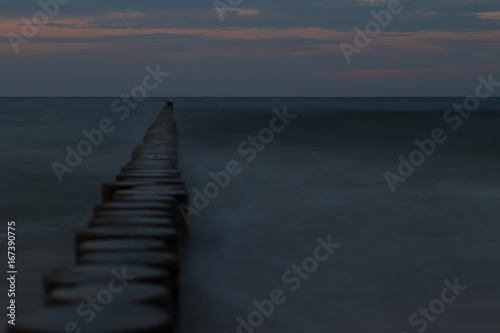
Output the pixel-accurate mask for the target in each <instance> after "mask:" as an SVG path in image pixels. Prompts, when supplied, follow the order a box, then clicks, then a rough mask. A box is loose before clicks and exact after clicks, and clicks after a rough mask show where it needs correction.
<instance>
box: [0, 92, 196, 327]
mask: <svg viewBox="0 0 500 333" xmlns="http://www.w3.org/2000/svg"><path fill="white" fill-rule="evenodd" d="M187 202H188V194H187V191H186V187H185V184H184V182H183V180H182V178H181V175H180V172H179V170H178V145H177V128H176V124H175V120H174V117H173V105H172V103H171V102H167V106H165V107H164V108H163V109H162V111H161V112H160V114H159V116H158V118H157V119H156V121H155V122H154V123H153V124H152V125H151V126H150V127H149V129H148V131H147V132H146V134H145V136H144V139H143V141H142V143H140V144H139V145H138V146H137V147H136V148H135V149H134V151H133V152H132V158H131V160H130V162H129V163H127V164H126V165H125V166H124V167H123V168H122V169H121V172H120V173H119V174H118V175H117V176H116V179H115V181H113V182H109V183H105V184H103V187H102V203H100V204H98V205H96V206H95V207H94V212H93V217H92V219H91V220H90V221H89V223H88V227H87V228H86V229H85V230H82V231H80V232H78V234H77V235H76V249H75V255H76V264H75V265H74V266H69V267H61V268H58V269H56V270H54V271H51V272H49V273H48V274H46V275H45V276H44V281H43V283H44V289H45V303H46V308H45V309H43V310H41V311H38V312H35V313H30V314H27V315H22V316H19V318H18V319H17V321H16V325H15V326H11V325H9V332H10V333H42V332H43V333H48V332H52V333H62V332H64V333H82V332H83V333H110V332H113V333H132V332H133V333H142V332H145V333H146V332H147V333H165V332H174V331H175V329H176V322H177V319H176V318H177V312H178V309H179V307H178V300H179V266H180V265H179V258H178V255H179V251H180V243H181V242H182V239H183V238H184V237H185V235H186V233H187V221H185V220H184V217H183V216H181V214H180V213H179V210H178V208H177V207H178V205H179V204H180V203H186V204H187Z"/></svg>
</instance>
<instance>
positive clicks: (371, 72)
mask: <svg viewBox="0 0 500 333" xmlns="http://www.w3.org/2000/svg"><path fill="white" fill-rule="evenodd" d="M498 69H500V63H493V64H488V65H476V66H468V67H448V68H410V69H398V68H388V69H386V68H374V69H363V70H357V71H344V72H336V73H326V72H323V73H313V74H308V75H306V76H305V77H306V78H331V79H340V80H350V81H358V80H371V79H376V80H378V79H382V78H384V79H387V78H389V79H391V78H392V79H395V78H405V79H411V78H420V77H440V76H443V75H447V76H450V75H454V74H460V73H479V72H481V71H493V70H498Z"/></svg>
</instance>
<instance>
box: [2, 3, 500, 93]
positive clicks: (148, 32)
mask: <svg viewBox="0 0 500 333" xmlns="http://www.w3.org/2000/svg"><path fill="white" fill-rule="evenodd" d="M391 1H393V2H391ZM391 1H378V0H330V1H298V0H286V1H285V0H275V1H269V0H266V1H264V0H216V1H215V2H214V1H213V0H184V1H167V0H161V1H159V0H148V1H136V0H134V1H129V0H106V1H102V0H98V1H97V0H40V1H33V0H0V32H1V35H2V36H3V38H2V39H1V41H0V57H1V59H2V61H1V62H0V73H1V80H0V96H2V97H9V96H54V97H59V96H61V97H65V96H78V97H79V96H96V97H97V96H110V97H115V96H119V95H121V94H130V93H131V92H132V91H133V89H134V88H135V87H136V86H142V85H143V81H144V77H145V76H146V75H148V71H147V70H146V68H147V67H148V66H149V67H150V68H153V69H156V68H159V69H160V71H161V72H168V73H169V75H168V77H165V78H162V82H161V84H158V85H157V87H155V89H150V90H147V94H148V96H161V97H163V96H187V97H191V96H245V97H246V96H286V97H288V96H311V97H315V96H327V97H328V96H332V97H337V96H339V97H342V96H466V95H471V94H473V93H474V88H475V87H476V85H477V83H478V81H477V78H478V76H479V75H482V76H485V77H486V76H488V75H489V74H492V75H493V78H496V80H497V81H500V57H499V55H500V1H498V0H401V2H400V3H399V6H397V5H398V4H397V1H398V0H391ZM216 5H217V6H216ZM391 6H392V7H391ZM215 7H218V9H216V8H215ZM389 8H392V9H393V10H392V12H391V11H390V10H389ZM396 8H397V10H395V9H396ZM373 13H388V14H389V16H387V15H386V16H383V15H382V16H381V17H382V18H385V21H383V22H382V23H383V25H382V24H380V23H378V22H377V21H375V18H374V16H373ZM367 26H368V27H372V29H373V30H372V31H371V32H370V34H371V36H369V35H366V34H365V36H366V37H367V38H365V39H363V38H360V37H359V36H361V35H362V34H363V33H364V32H365V29H366V27H367ZM358 28H359V29H358ZM378 29H379V30H378ZM357 31H361V33H360V32H357ZM356 36H358V39H357V42H358V43H357V44H356V43H355V39H356ZM345 50H350V51H351V53H350V54H349V56H348V57H346V52H345ZM352 50H356V52H353V51H352ZM347 59H350V61H347ZM151 82H152V81H151ZM150 86H151V84H150ZM136 91H138V90H137V89H136ZM497 95H498V96H500V95H499V94H497Z"/></svg>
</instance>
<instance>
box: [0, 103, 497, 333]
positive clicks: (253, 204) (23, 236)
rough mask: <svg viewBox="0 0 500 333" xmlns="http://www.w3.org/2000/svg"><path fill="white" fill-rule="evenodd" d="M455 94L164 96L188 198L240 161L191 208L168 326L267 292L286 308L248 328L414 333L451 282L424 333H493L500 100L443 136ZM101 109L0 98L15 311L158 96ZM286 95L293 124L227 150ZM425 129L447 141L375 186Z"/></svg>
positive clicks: (30, 296) (207, 318)
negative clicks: (86, 143) (452, 292)
mask: <svg viewBox="0 0 500 333" xmlns="http://www.w3.org/2000/svg"><path fill="white" fill-rule="evenodd" d="M461 101H462V99H460V98H443V99H437V98H431V99H423V98H417V99H416V98H409V99H404V98H398V99H390V98H377V99H370V98H369V99H362V98H358V99H355V98H345V99H339V98H328V99H327V98H325V99H322V98H296V99H293V98H292V99H291V98H254V99H251V98H241V99H238V98H227V99H222V98H197V99H190V98H176V99H174V103H175V112H176V119H177V123H178V127H179V140H180V149H181V165H180V167H181V171H182V174H183V177H184V178H185V179H186V181H187V184H188V189H189V190H190V192H191V195H192V197H193V196H194V195H193V194H194V193H195V192H194V189H198V190H200V191H202V192H203V189H204V186H205V185H206V184H207V183H210V182H211V181H212V178H211V177H210V175H209V173H210V172H214V173H217V172H219V171H220V170H224V169H226V167H227V163H228V161H231V160H235V161H237V162H238V164H239V166H240V168H241V172H240V173H239V174H238V175H237V176H234V177H231V178H230V183H229V185H228V186H227V187H225V188H224V189H219V193H218V195H217V196H216V197H215V198H213V199H210V200H209V203H208V205H207V206H206V207H205V208H203V209H199V213H198V214H197V215H193V216H191V232H190V242H189V246H188V248H187V249H186V251H184V253H183V258H182V259H183V265H184V266H183V283H182V295H183V296H182V302H183V304H182V313H181V329H180V331H181V332H197V331H198V332H201V331H203V332H221V333H223V332H228V333H231V332H237V328H238V325H239V324H238V321H237V318H238V317H242V318H244V320H247V321H248V316H249V314H251V313H252V312H254V311H255V310H256V307H255V305H254V304H253V302H254V301H255V300H257V301H258V302H262V301H263V300H265V299H269V298H270V293H271V292H272V291H273V290H275V289H279V290H281V291H283V295H284V297H286V301H285V302H284V303H282V304H279V305H276V306H275V308H274V312H273V313H272V315H270V316H269V317H265V316H263V317H262V319H263V320H262V323H261V324H260V325H257V326H258V327H255V328H253V330H254V331H255V332H318V333H323V332H367V333H368V332H370V333H371V332H401V331H408V332H417V329H419V328H422V327H423V326H422V324H421V325H415V326H411V325H410V324H409V322H408V317H409V316H410V315H412V313H414V312H418V311H419V307H421V306H423V307H426V306H428V305H429V303H430V302H431V301H433V300H434V299H436V298H439V297H440V295H441V291H442V289H443V288H444V287H445V284H444V283H443V280H444V279H448V280H450V281H453V279H454V278H455V277H457V278H458V281H459V282H460V283H461V284H464V285H467V286H468V288H467V290H465V291H464V292H463V294H462V295H460V296H459V297H457V299H456V300H455V301H454V302H452V303H451V304H448V305H446V309H445V310H444V312H443V313H442V314H440V315H438V316H436V318H435V319H434V320H433V321H432V322H431V321H428V327H427V328H426V330H425V331H426V332H476V331H477V332H497V331H498V329H497V328H498V327H499V326H500V322H499V320H498V316H497V315H496V312H497V310H496V309H497V303H498V299H499V296H500V292H499V288H498V282H497V281H498V280H499V277H500V269H499V263H500V254H499V253H500V245H499V244H500V224H499V222H498V221H499V216H500V208H499V205H498V202H499V200H500V191H499V186H500V178H499V176H498V165H500V157H499V156H500V154H499V153H500V114H499V113H497V111H498V110H499V109H500V100H499V99H490V100H488V101H485V102H484V103H482V104H481V111H479V112H476V113H473V114H472V115H471V116H470V117H469V118H468V119H463V122H462V125H461V126H460V127H459V128H458V129H456V130H453V129H452V127H451V125H453V123H451V122H446V121H444V120H443V113H444V112H445V110H446V109H447V108H449V107H451V106H452V105H453V103H460V102H461ZM112 102H113V99H112V98H102V99H101V98H98V99H51V98H49V99H0V128H1V130H0V136H1V140H0V147H1V148H0V151H1V152H2V163H1V164H0V179H1V180H0V199H1V200H0V205H1V210H0V211H1V212H2V219H3V220H5V221H7V220H16V222H18V224H17V225H18V265H19V271H20V272H21V273H20V274H19V276H18V288H19V293H18V295H17V299H18V301H19V302H18V303H19V310H18V311H19V315H22V313H23V312H24V313H25V312H27V311H30V310H33V309H37V308H41V307H42V306H43V297H42V295H43V294H42V285H41V279H42V276H43V273H45V272H46V271H48V270H50V269H51V268H53V267H56V266H60V265H65V264H71V263H72V262H73V260H74V233H75V232H76V230H78V229H81V228H84V227H85V226H86V223H87V221H88V219H89V218H90V215H91V210H92V207H93V206H94V205H95V204H97V203H98V202H99V201H100V185H101V183H102V182H104V181H110V180H112V179H113V178H114V176H115V175H116V173H118V171H119V169H120V167H121V166H122V165H123V164H125V163H126V162H127V161H128V159H129V157H130V152H131V151H132V149H133V147H134V146H135V145H136V144H137V143H138V142H139V141H140V140H141V138H142V135H143V134H144V132H145V131H146V128H147V127H148V126H149V124H150V123H151V122H152V121H153V120H154V118H155V116H156V115H157V113H158V112H159V110H160V109H161V107H162V105H163V102H161V99H148V100H146V101H144V102H142V103H141V104H140V105H139V106H138V107H137V109H135V110H131V112H130V115H129V117H128V118H126V119H124V120H120V119H119V117H118V114H116V113H113V112H112V110H111V103H112ZM285 105H286V106H287V109H288V111H289V113H292V114H296V115H297V117H296V118H295V119H293V120H290V124H289V125H288V126H286V127H285V128H284V130H283V131H282V132H280V133H274V138H273V140H271V141H270V142H269V143H267V144H265V145H263V146H264V148H263V149H262V150H260V151H259V150H256V154H255V159H253V160H252V161H248V160H247V159H248V158H249V157H250V155H251V154H250V153H247V154H241V153H240V152H239V151H238V147H240V146H241V145H242V143H243V142H244V141H248V137H249V136H257V137H258V133H259V132H260V131H261V130H262V129H263V128H268V127H269V122H270V120H271V119H272V118H273V117H274V113H273V112H272V109H273V108H277V109H279V110H282V109H283V107H284V106H285ZM102 118H109V119H111V120H112V121H113V124H114V125H115V126H116V129H115V131H114V132H113V133H110V134H107V135H105V136H104V138H103V141H102V144H100V145H99V146H98V147H95V148H94V149H93V152H92V154H90V155H89V156H88V157H85V158H84V159H83V162H82V163H81V165H79V166H78V167H76V168H74V170H73V172H72V173H66V174H65V175H64V177H63V178H64V181H63V182H62V183H60V182H59V181H58V179H57V177H56V176H55V174H54V171H53V170H52V167H51V163H52V162H53V161H55V160H56V161H59V162H61V163H62V162H63V161H64V158H65V155H66V152H65V147H66V145H70V146H71V147H76V145H77V143H78V142H79V141H80V140H82V139H84V136H83V135H82V133H81V131H82V130H84V129H87V130H91V129H93V128H96V127H97V126H98V124H99V121H100V120H101V119H102ZM435 128H442V129H443V131H444V132H445V134H446V135H447V136H448V139H447V141H446V142H445V143H443V144H439V145H436V149H435V153H434V154H432V155H431V156H430V157H428V158H426V159H425V162H424V163H423V164H422V165H421V166H418V167H416V168H415V171H414V173H413V174H412V175H411V176H409V177H408V178H407V179H406V180H405V182H404V183H398V184H397V185H396V192H394V193H393V192H391V191H390V189H389V187H388V185H387V182H386V180H385V178H384V176H383V175H384V173H385V172H386V171H391V172H397V168H398V164H399V161H398V156H399V155H402V156H404V157H405V158H407V157H408V155H409V154H410V153H411V152H412V151H413V150H415V149H416V146H415V144H414V140H415V139H419V140H423V139H426V138H428V137H429V136H430V135H431V133H432V131H433V130H434V129H435ZM244 147H245V148H249V147H250V146H249V145H244ZM192 205H193V206H195V203H192ZM5 228H6V225H5ZM328 235H331V238H332V240H333V241H334V242H336V243H340V244H341V247H340V248H338V249H337V250H335V252H334V253H333V254H332V255H331V256H330V257H329V258H328V259H327V260H325V261H324V262H320V263H319V264H318V267H317V269H316V270H314V271H313V272H311V273H310V274H309V276H308V277H307V279H301V284H300V287H298V288H297V289H296V290H293V291H292V290H291V289H290V288H291V287H292V286H293V285H294V284H292V283H291V282H286V281H284V280H283V278H282V277H283V274H284V273H285V272H287V270H288V269H290V268H291V267H292V265H300V264H301V263H302V262H303V260H304V259H306V258H308V257H310V256H311V255H312V254H313V251H314V249H315V248H316V246H317V244H318V243H317V238H318V237H321V238H326V237H327V236H328ZM0 246H4V244H3V243H2V244H0ZM2 251H3V250H2ZM290 276H291V275H288V277H290ZM5 287H6V284H5V283H4V282H2V283H0V288H5ZM1 294H3V292H2V293H1ZM2 297H4V296H2ZM255 318H257V319H258V316H257V317H255ZM418 318H420V317H418ZM0 324H1V323H0ZM240 331H241V332H245V333H247V332H246V331H245V329H242V330H240Z"/></svg>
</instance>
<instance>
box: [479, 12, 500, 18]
mask: <svg viewBox="0 0 500 333" xmlns="http://www.w3.org/2000/svg"><path fill="white" fill-rule="evenodd" d="M474 15H475V16H477V17H478V18H480V19H483V20H500V12H487V13H474Z"/></svg>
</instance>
